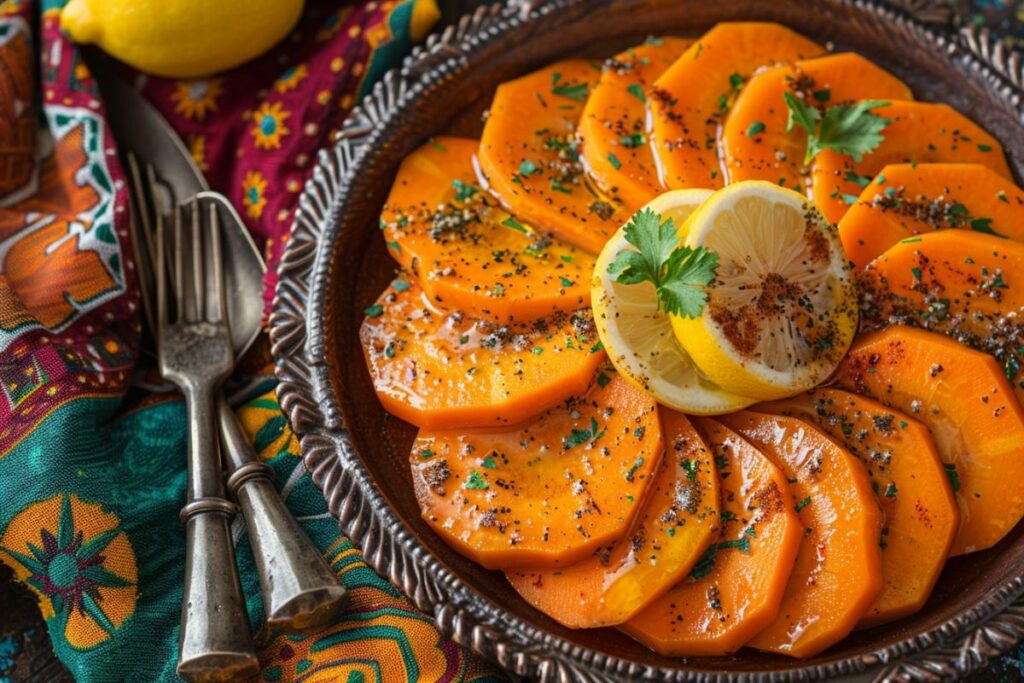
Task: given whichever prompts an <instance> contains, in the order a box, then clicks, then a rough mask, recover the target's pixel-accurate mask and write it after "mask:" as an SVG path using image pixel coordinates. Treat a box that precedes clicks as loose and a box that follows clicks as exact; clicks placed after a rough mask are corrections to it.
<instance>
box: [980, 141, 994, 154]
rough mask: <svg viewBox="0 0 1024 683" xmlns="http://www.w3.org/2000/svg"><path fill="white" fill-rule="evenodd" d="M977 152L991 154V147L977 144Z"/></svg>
mask: <svg viewBox="0 0 1024 683" xmlns="http://www.w3.org/2000/svg"><path fill="white" fill-rule="evenodd" d="M978 151H979V152H991V151H992V145H983V144H981V143H979V144H978Z"/></svg>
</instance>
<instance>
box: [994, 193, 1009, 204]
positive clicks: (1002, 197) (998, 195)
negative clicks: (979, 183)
mask: <svg viewBox="0 0 1024 683" xmlns="http://www.w3.org/2000/svg"><path fill="white" fill-rule="evenodd" d="M996 199H998V200H999V201H1001V202H1003V203H1005V204H1009V203H1010V200H1009V199H1007V198H1006V193H1005V192H1003V191H1002V190H999V192H996Z"/></svg>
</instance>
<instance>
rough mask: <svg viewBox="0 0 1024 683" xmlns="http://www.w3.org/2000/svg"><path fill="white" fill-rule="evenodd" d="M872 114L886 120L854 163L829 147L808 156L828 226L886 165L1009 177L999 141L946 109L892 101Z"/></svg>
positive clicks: (816, 195) (817, 200) (814, 190)
mask: <svg viewBox="0 0 1024 683" xmlns="http://www.w3.org/2000/svg"><path fill="white" fill-rule="evenodd" d="M872 111H873V113H874V114H876V115H877V116H880V117H882V118H883V119H885V120H887V121H888V122H889V123H888V124H887V125H886V126H885V129H884V130H883V131H882V135H883V137H884V139H883V140H882V142H881V144H879V145H878V147H877V148H875V149H874V151H872V152H871V153H870V154H867V155H865V156H864V157H863V159H862V160H861V161H860V162H857V161H854V159H853V158H852V157H849V156H847V155H845V154H840V153H839V152H837V151H835V150H833V149H824V150H822V151H821V152H819V153H818V155H817V156H816V157H815V158H814V163H813V166H812V170H811V197H812V199H814V203H815V204H817V205H818V208H819V209H821V212H822V213H823V214H825V217H826V218H828V219H829V220H830V221H832V222H833V223H838V222H839V221H840V220H841V219H842V218H843V215H844V214H846V211H847V209H849V208H850V205H851V204H853V203H855V202H856V201H857V200H858V198H859V196H860V193H861V190H863V189H864V188H865V187H867V186H868V184H869V183H871V182H872V181H873V180H874V179H875V175H876V174H877V173H878V172H879V171H881V170H882V169H883V168H884V167H885V166H887V165H888V164H895V163H904V162H911V163H918V164H923V163H932V162H957V163H974V164H982V165H984V166H987V167H988V168H991V169H992V170H993V171H995V172H996V173H999V174H1000V175H1002V176H1004V177H1005V178H1012V177H1013V176H1012V175H1011V173H1010V167H1009V166H1008V165H1007V164H1006V155H1005V154H1003V147H1002V145H1000V144H999V141H998V140H996V139H995V138H994V137H992V136H991V135H989V134H988V133H987V132H986V131H985V130H984V129H983V128H982V127H981V126H979V125H978V124H976V123H974V121H971V120H970V119H969V118H967V117H966V116H964V115H963V114H961V113H959V112H958V111H956V110H955V109H953V108H952V107H950V106H948V105H945V104H926V103H924V102H906V101H903V102H897V101H894V102H891V103H889V104H888V105H886V106H881V107H877V108H875V109H873V110H872Z"/></svg>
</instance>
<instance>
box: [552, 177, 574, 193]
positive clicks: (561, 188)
mask: <svg viewBox="0 0 1024 683" xmlns="http://www.w3.org/2000/svg"><path fill="white" fill-rule="evenodd" d="M551 189H552V190H555V191H556V192H562V193H563V194H572V188H571V187H566V186H565V185H563V184H562V182H561V181H560V180H558V178H552V179H551Z"/></svg>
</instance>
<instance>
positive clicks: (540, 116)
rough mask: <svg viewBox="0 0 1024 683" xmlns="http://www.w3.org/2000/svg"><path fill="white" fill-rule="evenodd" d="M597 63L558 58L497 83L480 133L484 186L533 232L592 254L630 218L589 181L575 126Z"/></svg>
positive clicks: (592, 81)
mask: <svg viewBox="0 0 1024 683" xmlns="http://www.w3.org/2000/svg"><path fill="white" fill-rule="evenodd" d="M599 75H600V68H595V67H594V66H593V65H592V64H591V63H590V62H586V61H583V60H568V61H563V62H557V63H555V64H552V65H551V66H548V67H545V68H543V69H540V70H539V71H534V72H533V73H530V74H527V75H526V76H523V77H521V78H517V79H515V80H513V81H506V82H505V83H502V84H501V85H500V86H498V90H497V91H496V92H495V93H494V100H493V101H492V102H491V109H490V113H489V114H488V116H487V121H486V123H484V132H483V136H482V137H481V139H480V153H479V161H480V170H481V173H482V176H483V180H485V181H486V183H487V185H488V187H489V189H490V190H491V191H492V192H493V193H494V194H495V195H497V197H498V198H499V199H500V200H501V202H502V204H504V205H505V206H506V207H507V208H508V209H509V210H510V211H512V212H513V213H515V214H516V215H517V216H520V217H522V219H523V220H525V221H527V222H528V223H530V224H532V225H533V226H534V227H535V228H536V229H537V231H538V232H540V233H544V234H548V233H551V234H553V235H554V236H555V237H558V238H559V239H562V240H565V241H566V242H568V243H570V244H574V245H576V246H577V247H579V248H581V249H585V250H587V251H589V252H591V253H595V254H596V253H598V252H599V251H601V247H602V246H604V243H605V242H606V241H608V238H609V237H611V236H612V233H614V232H615V231H616V230H617V229H618V227H619V226H620V225H622V223H624V222H625V220H626V219H627V218H628V217H629V215H628V213H626V212H624V211H622V210H621V209H620V208H619V207H618V204H617V202H615V201H614V200H610V199H608V198H605V197H602V196H599V195H598V194H597V193H595V192H594V191H593V190H591V188H590V187H589V186H588V185H587V182H586V177H585V173H584V169H583V161H582V157H581V155H580V151H579V141H578V140H577V138H576V129H577V127H578V124H579V120H580V116H581V115H582V114H583V104H584V102H586V99H587V95H588V94H589V92H590V91H591V90H592V89H593V87H594V86H595V85H596V84H597V80H598V77H599Z"/></svg>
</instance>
